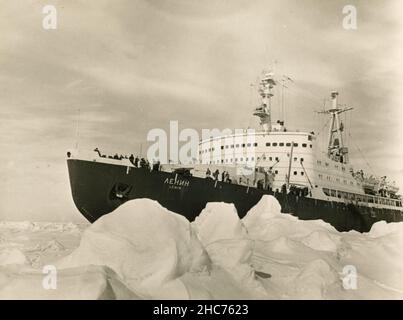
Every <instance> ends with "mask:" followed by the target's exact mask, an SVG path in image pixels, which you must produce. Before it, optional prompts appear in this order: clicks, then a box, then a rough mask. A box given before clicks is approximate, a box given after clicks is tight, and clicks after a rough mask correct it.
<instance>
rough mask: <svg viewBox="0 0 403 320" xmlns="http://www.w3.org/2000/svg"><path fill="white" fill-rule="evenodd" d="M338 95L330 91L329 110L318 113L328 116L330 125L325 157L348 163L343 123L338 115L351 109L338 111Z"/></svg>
mask: <svg viewBox="0 0 403 320" xmlns="http://www.w3.org/2000/svg"><path fill="white" fill-rule="evenodd" d="M338 95H339V93H338V92H337V91H332V93H331V98H332V108H331V109H329V110H324V111H319V112H318V113H323V114H330V115H331V117H332V118H331V124H330V128H329V140H328V147H327V155H328V157H329V158H330V159H332V160H334V161H337V162H341V163H345V164H347V163H348V148H347V147H345V146H344V143H343V135H342V132H343V130H344V126H343V123H342V122H341V121H340V118H339V114H341V113H343V112H346V111H349V110H352V109H353V108H344V109H340V108H339V105H338V104H337V97H338Z"/></svg>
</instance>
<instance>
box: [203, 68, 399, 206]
mask: <svg viewBox="0 0 403 320" xmlns="http://www.w3.org/2000/svg"><path fill="white" fill-rule="evenodd" d="M276 84H277V82H276V80H275V79H274V75H273V73H271V72H267V73H265V74H264V76H263V77H262V80H261V81H260V85H259V94H260V97H261V104H260V106H259V107H257V108H256V109H255V110H254V113H253V114H254V115H255V116H257V117H259V119H260V125H261V130H260V131H254V130H244V131H242V132H236V133H233V134H230V135H225V136H218V137H211V138H209V139H205V140H202V141H200V144H199V159H200V163H201V164H202V165H204V166H206V167H208V168H209V170H210V171H211V172H212V171H215V170H219V171H223V170H227V171H228V168H231V167H233V168H245V167H247V168H253V170H252V172H264V173H265V174H266V175H267V174H269V175H270V177H271V178H270V179H269V180H270V181H269V184H270V185H269V186H268V184H267V183H266V184H264V186H265V187H269V188H271V189H272V190H276V189H277V190H281V189H282V188H284V187H286V188H287V190H289V189H290V188H291V187H293V186H297V187H299V188H307V189H308V190H309V195H308V196H311V197H314V198H318V199H328V200H332V201H346V200H354V201H360V202H361V201H362V202H367V203H372V204H373V205H382V206H392V207H395V206H401V200H400V197H398V196H397V195H396V192H397V190H396V189H394V190H392V189H393V188H391V187H388V186H387V184H386V183H384V186H382V185H381V181H379V179H378V178H377V179H374V178H373V177H371V178H372V180H373V181H372V182H371V183H369V179H367V177H364V176H363V175H362V176H361V177H360V176H359V175H358V176H357V174H355V173H354V170H353V168H352V166H351V165H350V164H349V159H348V152H349V151H348V148H347V147H346V146H345V145H344V141H343V136H342V132H343V129H344V128H343V124H342V123H341V122H340V119H339V115H340V114H341V113H343V112H346V111H348V110H351V109H352V108H344V109H341V108H339V105H338V103H337V98H338V92H335V91H334V92H332V93H331V99H332V107H331V109H329V110H326V111H324V112H322V113H325V114H328V115H330V116H331V125H330V128H329V140H328V150H327V151H326V152H322V150H320V148H319V145H318V142H317V139H316V136H315V134H314V133H313V132H297V131H287V129H286V127H285V126H284V122H282V121H277V123H275V124H273V123H272V119H271V118H272V117H271V100H272V97H273V91H272V89H273V87H274V86H275V85H276ZM240 176H242V174H238V176H237V177H233V178H232V179H231V180H232V181H233V182H235V183H243V184H245V183H247V184H248V185H251V186H256V183H257V180H258V178H256V174H255V175H251V174H250V177H249V178H247V179H245V178H244V179H242V178H240ZM239 180H240V181H239ZM266 180H267V179H266ZM245 181H247V182H245ZM374 181H375V182H374ZM266 182H267V181H266ZM368 188H369V189H368ZM371 188H372V190H371ZM382 188H383V189H382ZM382 190H384V192H383V193H382V192H380V191H382ZM386 191H387V192H386ZM371 193H373V194H372V195H371Z"/></svg>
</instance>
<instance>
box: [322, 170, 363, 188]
mask: <svg viewBox="0 0 403 320" xmlns="http://www.w3.org/2000/svg"><path fill="white" fill-rule="evenodd" d="M318 177H319V179H323V174H321V173H319V174H318ZM326 180H327V181H332V177H331V176H326ZM333 180H334V179H333ZM335 181H336V182H339V183H340V178H336V179H335ZM349 182H350V185H352V186H353V185H354V182H353V181H347V180H346V179H343V183H344V184H348V183H349ZM357 186H360V183H359V182H357Z"/></svg>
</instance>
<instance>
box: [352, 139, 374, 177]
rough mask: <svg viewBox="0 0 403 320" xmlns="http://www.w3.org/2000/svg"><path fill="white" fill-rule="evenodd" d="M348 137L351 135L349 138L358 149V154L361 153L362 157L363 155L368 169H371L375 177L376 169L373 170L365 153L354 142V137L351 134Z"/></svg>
mask: <svg viewBox="0 0 403 320" xmlns="http://www.w3.org/2000/svg"><path fill="white" fill-rule="evenodd" d="M348 135H349V137H350V141H351V142H352V143H353V145H354V146H355V148H356V149H357V150H358V152H359V153H360V155H361V157H362V159H363V160H364V162H365V164H366V165H367V166H368V168H369V170H370V172H371V174H372V175H373V176H375V173H374V169H372V167H371V165H370V164H369V162H368V160H367V158H366V157H365V155H364V153H363V152H362V151H361V149H360V148H359V147H358V145H357V144H356V143H355V141H354V140H353V137H352V136H351V134H350V133H349V134H348Z"/></svg>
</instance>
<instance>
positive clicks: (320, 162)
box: [316, 160, 346, 172]
mask: <svg viewBox="0 0 403 320" xmlns="http://www.w3.org/2000/svg"><path fill="white" fill-rule="evenodd" d="M316 163H317V164H318V165H322V161H320V160H317V161H316ZM325 167H329V163H328V162H325ZM334 168H335V169H337V170H338V169H339V165H337V164H336V165H335V166H334ZM341 171H343V172H344V171H346V168H345V167H343V166H341Z"/></svg>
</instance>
